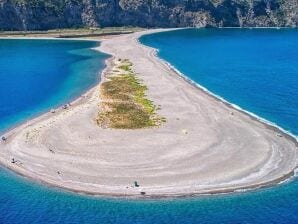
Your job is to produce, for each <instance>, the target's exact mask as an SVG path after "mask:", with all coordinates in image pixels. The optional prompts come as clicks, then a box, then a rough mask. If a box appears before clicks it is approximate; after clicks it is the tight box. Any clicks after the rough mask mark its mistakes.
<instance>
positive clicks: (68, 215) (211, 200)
mask: <svg viewBox="0 0 298 224" xmlns="http://www.w3.org/2000/svg"><path fill="white" fill-rule="evenodd" d="M221 32H222V34H221ZM270 32H272V33H271V34H270ZM295 32H296V31H291V30H289V31H287V30H280V31H267V30H264V31H263V30H260V31H254V30H251V31H250V30H199V31H192V30H189V31H179V32H174V33H164V34H155V35H153V36H150V37H149V36H148V37H145V40H144V39H143V41H144V42H146V44H149V45H151V46H155V47H157V45H158V47H159V48H160V49H161V51H160V56H161V57H163V58H165V59H167V60H168V61H169V62H171V63H172V64H173V65H175V66H177V68H178V69H179V70H181V71H183V72H185V74H187V75H189V76H190V77H191V78H192V79H194V80H195V77H196V76H195V75H194V74H195V70H196V69H197V73H196V74H197V75H198V76H204V78H203V79H202V80H205V81H204V83H203V82H201V80H199V79H196V81H197V82H199V83H200V84H202V85H204V86H206V87H208V88H209V89H210V90H212V91H214V92H216V93H217V94H220V95H221V96H223V97H225V98H226V99H228V97H232V90H231V88H232V89H235V90H237V91H236V92H234V94H235V95H236V96H237V97H234V98H233V99H235V100H237V99H238V98H240V99H239V101H237V102H236V101H233V102H235V103H239V102H241V106H243V107H245V108H246V109H248V107H247V106H248V105H250V104H249V102H247V100H249V98H250V97H248V96H247V95H246V94H248V93H247V92H248V91H247V90H246V89H245V88H235V86H249V84H247V83H243V82H251V79H255V78H257V79H259V80H260V81H262V80H263V79H262V78H259V77H256V76H264V75H263V71H262V69H261V68H259V71H262V72H261V73H260V74H259V75H256V74H257V68H258V66H256V67H255V68H256V70H254V66H253V65H254V62H252V61H250V62H248V61H247V60H250V59H249V58H250V57H253V54H252V53H251V55H250V56H247V60H244V59H243V61H242V60H240V59H239V60H238V58H239V57H242V54H246V51H245V52H244V51H242V50H239V49H240V48H242V46H246V45H247V44H248V43H247V41H253V42H254V43H255V44H256V45H254V44H251V45H250V47H247V51H250V52H253V51H255V52H258V54H262V53H263V52H260V50H259V45H258V44H257V43H259V42H261V41H262V39H263V38H264V36H267V38H269V39H270V40H273V39H275V36H279V38H277V37H276V39H275V40H276V41H271V42H272V43H271V44H272V48H270V47H269V46H268V45H270V43H269V41H268V43H267V41H264V40H263V43H264V44H266V45H267V46H268V48H269V49H271V50H272V51H273V52H271V53H270V52H269V50H267V51H268V52H267V53H266V54H267V55H268V56H269V57H272V58H274V57H275V55H280V57H281V56H283V57H285V58H289V59H284V60H281V61H284V65H287V66H285V67H284V71H282V69H280V70H279V71H280V72H282V74H281V76H282V77H281V78H280V77H276V78H278V80H279V81H278V82H273V83H272V81H271V79H267V77H264V78H265V79H267V80H269V81H270V83H267V85H266V88H265V87H264V86H263V87H262V86H261V85H260V86H261V87H262V88H257V87H255V88H254V92H255V93H254V97H258V95H259V97H260V98H265V99H267V100H266V101H265V102H263V103H261V104H260V105H261V108H259V106H256V105H255V104H254V103H253V102H252V103H251V104H253V107H252V108H255V110H254V112H255V113H257V114H258V115H264V114H263V112H262V111H266V110H265V109H264V108H265V107H266V105H264V104H271V103H272V102H271V101H273V100H275V99H272V98H271V96H272V95H271V94H273V93H276V95H280V97H278V99H283V100H282V101H284V100H286V101H287V102H291V104H288V110H286V109H285V108H282V109H280V112H279V113H276V110H277V109H276V108H274V111H273V113H274V114H277V115H278V114H279V115H278V116H277V115H274V116H271V115H270V116H266V118H267V119H269V120H272V119H270V118H272V117H279V118H278V119H277V120H275V122H276V123H278V124H279V125H281V126H283V127H285V128H287V129H289V130H291V131H292V132H293V133H297V129H296V130H295V128H294V127H297V116H298V114H297V107H295V102H296V101H295V102H294V103H293V99H286V98H285V95H289V96H293V95H295V94H296V96H297V88H295V86H296V87H297V78H298V77H297V72H296V73H295V69H296V71H297V65H295V64H297V63H296V62H295V61H293V60H294V59H293V58H291V55H292V57H296V56H297V51H298V49H297V41H298V38H296V40H295V35H296V37H297V32H296V33H295ZM281 34H282V38H280V37H281ZM271 35H272V36H271ZM221 36H224V37H225V41H222V44H224V43H227V44H229V46H230V47H229V48H226V49H227V51H226V55H225V52H224V51H223V48H224V46H222V45H218V44H217V43H215V42H216V41H218V40H220V39H221V38H223V37H221ZM246 36H249V37H250V38H249V39H248V38H245V37H246ZM216 37H217V38H216ZM237 37H238V38H237ZM209 38H210V40H209V41H208V39H209ZM230 38H231V39H233V42H234V44H232V43H231V41H230ZM165 39H166V40H167V41H165ZM278 39H279V40H280V41H282V42H284V43H286V44H285V45H286V46H288V45H290V46H292V47H291V48H289V49H288V50H289V52H290V53H288V52H287V51H285V49H284V47H285V46H282V48H283V49H280V46H281V45H277V46H279V47H275V44H280V43H279V41H277V40H278ZM284 40H289V41H284ZM200 41H204V47H203V48H205V51H206V54H205V55H208V58H209V59H207V58H204V57H200V58H197V60H190V61H187V60H185V58H187V57H189V56H188V55H189V54H191V55H193V56H196V57H199V53H198V52H197V51H198V49H199V45H200V44H199V43H200ZM168 42H169V43H172V44H168ZM43 43H46V42H43V41H41V42H40V44H39V47H37V46H36V48H37V49H36V51H35V52H36V54H33V55H32V58H33V59H32V60H34V59H36V58H38V60H43V59H42V58H43V57H49V58H48V59H47V60H44V62H45V63H44V64H43V66H40V65H38V66H37V67H35V68H34V66H33V67H32V70H31V71H34V72H33V73H32V72H29V73H26V74H24V76H25V77H22V78H21V79H20V77H17V78H13V82H12V81H11V85H12V86H14V85H15V86H19V87H20V88H22V89H23V90H24V88H23V87H22V86H23V85H22V83H21V82H20V81H21V80H22V82H24V83H26V81H28V79H29V80H31V81H28V82H27V85H28V86H29V87H28V88H29V89H28V88H27V90H26V91H28V93H26V94H28V96H30V91H29V90H30V89H31V88H32V91H33V89H37V90H34V91H37V92H39V93H43V90H41V89H43V88H46V87H44V84H43V83H42V82H44V81H47V82H52V80H48V79H47V78H46V77H44V79H43V81H42V82H37V81H36V78H32V77H31V76H32V75H34V74H35V73H39V72H40V71H41V70H44V69H45V68H44V67H47V66H48V65H49V67H52V66H50V64H51V65H55V66H56V67H57V65H61V67H63V65H65V67H64V69H65V70H64V71H68V72H64V73H60V71H61V70H60V69H59V70H57V69H54V68H53V70H52V71H53V72H55V73H57V72H58V73H60V75H62V76H65V75H66V76H67V77H64V78H61V77H56V76H57V75H56V76H54V75H53V74H51V72H49V73H43V72H40V75H43V74H47V75H45V76H48V75H49V76H50V75H53V76H54V77H55V79H56V82H58V83H54V82H53V86H52V87H51V88H50V87H48V88H49V89H50V90H47V91H48V93H49V95H48V96H51V95H52V97H53V98H55V99H56V100H55V101H48V100H47V97H45V98H43V99H39V100H38V99H36V101H34V102H32V103H30V104H31V105H30V106H27V104H24V106H23V107H22V108H23V109H22V108H21V109H19V111H22V110H23V111H33V112H31V113H30V114H34V113H35V112H36V111H37V112H41V110H43V107H44V108H50V107H51V106H52V105H51V104H52V103H53V102H55V103H54V104H57V105H58V104H60V103H62V102H65V100H66V101H67V100H69V99H70V98H72V97H73V96H75V95H77V94H80V93H81V92H82V91H84V90H85V88H87V86H90V85H93V84H94V82H95V81H96V79H97V76H96V74H95V73H93V72H91V73H92V74H91V73H90V72H89V71H92V70H89V69H90V68H92V66H91V64H93V65H96V66H97V65H98V63H99V64H101V66H102V59H103V57H105V56H102V55H101V56H100V55H98V53H95V52H92V53H91V52H90V51H89V50H88V49H87V48H88V47H90V45H92V44H91V43H89V44H87V43H81V42H77V43H76V44H75V43H66V42H63V43H57V45H56V43H54V42H51V44H52V46H51V50H52V51H55V50H56V51H58V52H60V54H61V55H63V57H62V58H63V60H62V58H60V59H58V58H59V57H57V55H56V54H57V53H58V52H56V53H53V54H52V55H51V54H50V53H47V54H41V51H39V49H42V48H43V47H46V46H44V45H48V44H50V43H48V44H43ZM174 43H175V44H174ZM182 43H184V44H185V43H186V44H187V45H189V46H190V47H182V46H181V44H182ZM72 44H73V45H72ZM214 44H215V45H218V48H219V50H220V49H221V55H222V59H224V60H226V63H228V62H227V59H226V58H229V60H231V61H232V58H233V57H234V59H235V60H237V63H230V66H231V67H230V68H228V66H226V67H225V68H226V69H224V70H226V71H227V70H229V69H230V70H231V73H228V72H225V73H226V75H222V74H218V73H219V71H221V69H220V68H219V67H218V66H219V65H220V66H222V65H225V63H221V62H220V61H219V62H218V63H210V64H209V65H210V66H209V68H210V70H208V66H206V67H205V68H204V71H205V72H208V74H206V73H205V72H202V73H201V72H200V69H203V68H201V66H204V63H203V62H202V61H204V60H205V61H206V60H210V61H212V60H213V62H216V61H217V60H215V59H212V58H213V56H214V57H215V58H217V59H219V58H220V57H219V56H217V54H218V53H217V51H216V48H215V46H213V45H214ZM18 45H22V44H21V42H20V43H14V44H12V46H10V47H11V48H13V47H14V46H18ZM33 45H35V43H30V44H29V43H28V46H27V50H26V49H24V54H25V53H26V52H28V51H31V50H30V49H31V47H32V46H33ZM59 45H60V46H59ZM69 45H72V46H69ZM177 45H179V46H177ZM208 45H209V47H210V51H207V50H208ZM0 46H1V41H0ZM29 46H30V49H29V48H28V47H29ZM3 47H4V46H2V48H3ZM2 48H0V61H1V60H6V59H5V58H4V57H5V55H4V54H3V53H2V50H1V49H2ZM55 48H57V49H55ZM58 48H59V49H58ZM172 48H174V49H176V50H173V49H172ZM268 48H267V49H268ZM73 49H76V50H75V52H76V53H78V52H79V54H80V55H79V56H78V55H73V54H69V52H73ZM178 49H179V50H178ZM211 49H213V50H211ZM273 49H274V50H273ZM82 51H83V52H85V53H87V52H88V53H87V55H89V54H90V53H91V55H92V56H90V55H89V56H87V57H86V54H85V53H84V55H85V56H82V55H81V52H82ZM279 51H282V52H284V53H285V55H281V54H279V53H278V52H279ZM67 52H68V53H67ZM166 52H171V53H168V54H167V53H166ZM202 52H203V51H202ZM231 52H234V53H235V55H232V53H231ZM237 52H238V54H240V55H236V53H237ZM31 53H33V52H31ZM93 53H94V54H93ZM173 53H175V54H177V53H179V55H178V56H177V57H176V56H174V55H172V57H169V55H171V54H173ZM254 54H255V55H257V53H254ZM166 55H168V58H167V56H166ZM295 55H296V56H295ZM14 57H15V58H18V59H13V57H12V58H11V61H15V62H16V61H20V63H19V64H18V65H15V67H16V68H17V66H25V65H22V63H23V61H24V60H25V59H24V58H23V57H24V55H23V56H22V55H21V54H14ZM73 57H74V58H73ZM206 57H207V56H206ZM255 57H256V56H255ZM55 58H56V59H58V60H59V62H54V61H55ZM175 58H176V59H175ZM254 59H255V58H254ZM296 59H297V57H296ZM48 60H49V61H50V62H51V60H53V62H52V63H50V62H47V61H48ZM60 60H61V61H60ZM176 60H178V61H176ZM180 60H184V61H186V62H187V63H181V64H180ZM258 60H265V59H260V58H258ZM258 60H257V61H255V63H256V64H258V63H259V61H258ZM28 61H29V62H28ZM28 61H27V62H26V63H28V64H31V63H33V62H32V61H31V60H28ZM241 61H242V62H241ZM265 61H266V62H263V66H264V68H268V69H269V68H270V67H271V66H274V67H275V66H277V65H275V64H274V65H272V63H271V64H270V65H268V64H266V63H267V62H269V60H265ZM277 61H280V59H279V60H277ZM290 61H291V62H292V63H293V64H291V63H290ZM89 62H92V63H91V64H90V66H89V64H88V63H89ZM8 63H11V62H8ZM60 63H61V64H60ZM240 63H245V64H246V66H244V68H245V70H247V71H249V72H248V73H245V72H244V71H241V65H240ZM274 63H277V62H276V61H274ZM82 65H85V66H82ZM198 65H199V66H198ZM211 65H212V66H211ZM2 66H4V67H5V66H6V67H9V66H8V65H3V63H0V79H1V80H2V76H5V75H6V74H7V73H3V72H2V71H3V69H2ZM101 66H100V67H96V68H95V67H94V70H93V71H96V70H100V69H101V68H102V67H101ZM234 66H235V67H237V68H235V71H236V70H238V71H239V73H240V72H241V74H243V75H242V76H243V77H241V78H239V77H238V78H237V77H233V74H232V73H233V72H232V71H233V69H234ZM259 66H261V63H260V64H259ZM288 66H290V69H289V70H288ZM11 67H14V65H11ZM70 68H72V69H70ZM75 68H77V69H75ZM10 69H12V68H10ZM78 69H79V71H80V72H82V73H83V74H82V75H81V76H79V77H80V78H79V79H78V80H79V81H78V82H71V81H69V82H67V81H66V80H73V79H72V78H71V77H74V76H76V72H78ZM186 70H189V71H193V72H189V73H186ZM215 70H217V71H218V72H216V71H215ZM272 70H274V71H273V72H275V69H274V68H273V69H272ZM16 71H18V70H17V69H16ZM202 71H203V70H202ZM209 71H210V72H209ZM253 71H254V72H253ZM88 74H89V75H90V76H92V77H89V78H90V80H93V81H91V82H88V83H87V84H86V86H85V87H81V83H82V82H83V83H82V86H84V81H85V76H88ZM211 74H212V75H211ZM252 74H255V75H252ZM267 74H269V75H270V72H268V71H267ZM288 74H290V75H289V77H290V78H291V82H289V81H288V80H287V79H288V78H289V77H288V76H287V75H288ZM216 75H218V76H216ZM234 75H235V76H239V74H238V73H235V74H234ZM248 75H249V76H250V77H247V76H248ZM26 76H27V77H26ZM266 76H267V75H266ZM276 76H278V75H276ZM12 77H13V76H12ZM54 77H52V78H51V79H54ZM208 77H209V78H208ZM223 77H224V78H223ZM271 77H273V76H272V75H271ZM3 79H4V78H3ZM74 79H75V78H74ZM216 79H220V80H219V81H215V82H214V84H216V85H219V84H220V85H221V86H224V87H222V88H217V87H216V88H215V87H214V86H213V85H212V81H210V80H216ZM230 79H231V80H234V81H231V80H230ZM229 80H230V81H229ZM273 80H274V79H273ZM8 81H9V80H8ZM269 81H268V82H269ZM31 82H32V83H34V82H36V83H35V84H34V85H31ZM60 82H61V83H65V82H66V83H69V84H68V85H63V84H61V83H60ZM75 83H76V84H78V85H75ZM208 83H209V84H208ZM229 83H230V84H229ZM235 83H236V84H235ZM254 84H257V83H256V82H255V83H254ZM295 84H296V85H295ZM1 85H2V81H1ZM6 85H7V84H6ZM46 85H47V84H46ZM56 85H58V86H60V88H59V87H57V86H56ZM275 85H277V86H278V88H276V87H275ZM288 85H289V88H286V86H288ZM72 86H76V87H77V88H78V89H77V91H75V93H73V94H69V91H72V88H70V87H72ZM260 86H259V87H260ZM1 87H2V86H1ZM213 87H214V88H213ZM282 87H284V88H282ZM55 88H57V89H59V90H60V91H61V94H60V95H55V90H54V89H55ZM15 89H16V91H19V94H23V93H22V91H21V90H18V88H15ZM220 89H222V90H221V91H222V92H218V91H220ZM224 89H226V91H227V92H229V94H227V95H225V94H224V91H223V90H224ZM239 89H240V90H239ZM272 89H273V90H272ZM288 89H289V91H291V94H289V92H288ZM51 90H52V91H51ZM0 91H1V95H0V97H1V98H3V97H5V96H6V95H7V94H6V93H4V91H2V89H1V90H0ZM50 92H51V93H50ZM2 94H4V95H2ZM53 94H54V95H53ZM68 94H69V95H68ZM67 95H68V97H66V96H67ZM230 95H231V96H230ZM264 95H265V97H264ZM17 97H19V95H18V94H15V98H17ZM50 98H51V97H50ZM13 99H14V98H13ZM25 99H26V100H28V99H27V98H25ZM229 99H230V98H229ZM231 100H232V98H231ZM259 100H261V99H259V98H258V99H255V101H259ZM46 101H48V102H49V103H48V104H46V103H44V102H46ZM37 102H38V105H39V106H36V105H37V104H36V103H37ZM8 103H10V102H9V101H8ZM283 103H284V102H281V104H283ZM54 104H53V105H54ZM239 104H240V103H239ZM2 105H4V104H3V102H1V109H2V107H3V106H2ZM41 105H45V106H41ZM258 105H259V104H258ZM296 105H297V104H296ZM14 106H15V107H17V105H14ZM24 108H25V109H24ZM31 108H35V109H34V110H32V109H31ZM36 108H37V109H36ZM38 108H39V109H38ZM257 108H259V109H257ZM258 110H260V113H258ZM19 111H18V113H20V114H22V112H19ZM283 111H291V113H288V112H285V116H287V117H288V114H292V116H289V118H286V119H285V118H282V117H283V116H284V112H283ZM295 111H296V112H295ZM261 112H262V113H261ZM269 112H270V111H268V112H267V113H268V114H270V113H269ZM13 113H14V112H13ZM11 114H12V113H11ZM11 114H10V115H9V113H8V116H12V115H11ZM30 116H31V115H30ZM295 117H296V119H295ZM283 119H285V120H287V119H292V120H291V121H292V123H293V124H290V123H291V122H290V123H289V124H286V125H285V124H284V123H283V122H281V121H284V120H283ZM2 121H3V119H1V118H0V124H1V123H2ZM5 122H7V120H6V121H5ZM10 125H13V123H11V124H10ZM295 125H296V126H295ZM8 126H9V125H8ZM2 223H5V224H6V223H28V224H29V223H30V224H31V223H32V224H34V223H42V224H44V223H45V224H47V223H80V224H81V223H88V224H89V223H111V224H114V223H115V224H117V223H121V224H122V223H123V224H130V223H133V224H135V223H136V224H152V223H158V224H159V223H171V224H176V223H177V224H178V223H179V224H180V223H186V224H187V223H195V224H207V223H208V224H209V223H212V224H213V223H214V224H215V223H216V224H217V223H224V224H245V223H256V224H259V223H262V224H263V223H266V224H267V223H268V224H269V223H270V224H271V223H276V224H282V223H289V224H291V223H293V224H294V223H298V181H296V180H293V181H291V182H289V183H285V184H282V185H278V186H276V187H272V188H267V189H262V190H258V191H254V192H246V193H241V194H240V193H239V194H233V195H220V196H209V197H201V198H188V199H175V200H160V201H130V200H125V199H122V200H116V199H103V198H93V197H89V196H80V195H76V194H72V193H67V192H64V191H62V190H59V189H54V188H48V187H46V186H43V185H39V184H37V183H32V182H31V181H28V180H26V179H24V178H22V177H19V176H17V175H15V174H13V173H11V172H10V171H7V170H6V169H4V168H3V169H0V224H2Z"/></svg>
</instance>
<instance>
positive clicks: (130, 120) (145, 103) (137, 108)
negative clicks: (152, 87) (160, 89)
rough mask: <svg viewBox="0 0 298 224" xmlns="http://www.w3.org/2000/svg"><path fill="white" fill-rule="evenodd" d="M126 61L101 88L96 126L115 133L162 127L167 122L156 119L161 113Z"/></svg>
mask: <svg viewBox="0 0 298 224" xmlns="http://www.w3.org/2000/svg"><path fill="white" fill-rule="evenodd" d="M131 67H132V64H131V62H129V61H127V60H123V61H121V62H120V65H118V66H117V69H118V70H119V72H118V73H117V74H115V75H114V76H112V77H111V78H110V79H109V80H108V81H106V82H104V83H102V85H101V95H102V99H103V102H102V110H101V112H100V113H99V116H98V118H97V123H98V124H99V125H100V126H103V127H109V128H116V129H140V128H148V127H157V126H160V125H161V123H162V122H165V118H162V117H160V116H158V115H157V113H156V110H157V109H158V108H157V107H156V106H155V105H154V103H153V102H152V101H151V100H149V99H147V98H146V91H147V87H146V86H145V85H143V84H142V83H141V81H140V80H139V79H138V78H137V77H136V75H135V73H134V72H133V71H132V68H131Z"/></svg>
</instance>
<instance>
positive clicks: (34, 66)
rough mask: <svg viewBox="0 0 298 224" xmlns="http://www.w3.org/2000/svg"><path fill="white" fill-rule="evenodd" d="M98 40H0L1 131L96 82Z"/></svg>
mask: <svg viewBox="0 0 298 224" xmlns="http://www.w3.org/2000/svg"><path fill="white" fill-rule="evenodd" d="M96 46H98V43H97V42H89V41H88V42H87V41H63V40H11V39H4V40H3V39H2V40H0V83H1V88H0V99H1V100H0V133H1V132H4V130H6V129H7V128H10V127H12V126H13V125H16V124H18V123H20V122H22V121H24V120H25V119H28V118H29V117H32V116H36V115H37V114H39V113H42V112H45V111H47V110H49V109H50V108H53V107H54V108H55V107H57V106H59V105H61V104H63V103H65V102H69V101H71V100H73V99H74V98H75V97H77V96H78V95H80V94H82V93H83V92H84V91H86V90H88V89H89V88H90V87H91V86H93V85H95V83H97V82H98V81H99V74H98V72H99V70H101V69H102V68H103V67H104V59H106V58H107V57H108V56H107V55H105V54H102V53H99V52H98V51H95V50H91V49H90V48H94V47H96Z"/></svg>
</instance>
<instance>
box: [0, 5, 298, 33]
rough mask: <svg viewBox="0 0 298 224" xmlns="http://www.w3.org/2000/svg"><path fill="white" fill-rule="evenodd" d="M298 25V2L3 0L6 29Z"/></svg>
mask: <svg viewBox="0 0 298 224" xmlns="http://www.w3.org/2000/svg"><path fill="white" fill-rule="evenodd" d="M297 24H298V1H297V0H0V29H1V30H47V29H56V28H76V27H107V26H140V27H184V26H196V27H202V26H203V27H205V26H211V27H222V26H224V27H230V26H232V27H241V26H243V27H247V26H249V27H251V26H252V27H256V26H289V27H297Z"/></svg>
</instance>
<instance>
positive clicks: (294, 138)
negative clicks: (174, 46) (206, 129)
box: [137, 34, 298, 168]
mask: <svg viewBox="0 0 298 224" xmlns="http://www.w3.org/2000/svg"><path fill="white" fill-rule="evenodd" d="M146 35H147V34H146ZM137 41H138V40H137ZM138 43H139V44H141V45H143V46H145V47H148V48H149V49H150V48H151V49H153V50H154V51H155V57H156V58H158V60H160V61H161V62H162V63H164V65H165V66H167V67H168V68H169V69H170V70H172V71H173V72H175V73H176V74H177V75H178V76H180V77H181V78H182V79H184V80H185V81H186V82H188V83H189V84H191V85H192V86H194V87H195V88H199V89H200V90H201V91H203V92H204V93H206V94H207V95H209V96H211V97H214V98H215V99H216V100H218V101H220V102H222V103H224V104H225V105H226V106H228V107H230V108H233V109H235V110H237V111H239V112H243V113H244V114H246V115H248V116H250V117H251V118H252V119H255V120H256V121H259V122H261V123H263V124H264V125H265V126H268V128H273V130H275V131H277V132H279V133H281V134H284V135H285V137H288V138H289V139H291V140H292V141H294V142H296V144H297V147H298V136H296V135H295V134H293V133H291V132H290V131H287V130H285V129H284V128H282V127H281V126H279V125H278V124H276V123H274V122H271V121H269V120H267V119H265V118H263V117H260V116H258V115H257V114H255V113H253V112H250V111H248V110H245V109H243V108H242V107H241V106H239V105H237V104H233V103H230V102H229V101H228V100H226V99H224V98H223V97H221V96H219V95H217V94H215V93H213V92H212V91H210V90H208V89H207V88H205V87H204V86H202V85H200V84H199V83H197V82H195V81H194V80H192V79H190V78H189V77H188V76H187V75H185V74H183V73H182V72H180V71H179V69H177V68H176V67H175V66H173V65H172V64H171V63H169V62H167V61H166V60H164V59H162V58H160V57H159V56H158V49H156V48H152V47H149V46H147V45H144V44H142V43H141V42H139V41H138ZM297 168H298V166H297Z"/></svg>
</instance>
